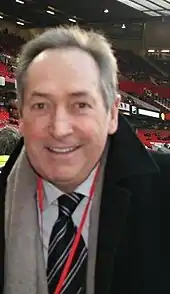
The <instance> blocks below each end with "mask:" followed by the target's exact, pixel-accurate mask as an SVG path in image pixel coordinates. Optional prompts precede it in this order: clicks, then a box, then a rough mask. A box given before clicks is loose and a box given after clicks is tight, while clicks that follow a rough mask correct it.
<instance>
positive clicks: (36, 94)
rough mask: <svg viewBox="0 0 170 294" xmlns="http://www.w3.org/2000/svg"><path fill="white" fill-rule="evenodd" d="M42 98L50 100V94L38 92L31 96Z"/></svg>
mask: <svg viewBox="0 0 170 294" xmlns="http://www.w3.org/2000/svg"><path fill="white" fill-rule="evenodd" d="M37 96H38V97H42V98H49V96H50V94H48V93H43V92H37V91H33V92H32V94H31V97H37Z"/></svg>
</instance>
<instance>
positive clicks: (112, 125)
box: [108, 95, 121, 135]
mask: <svg viewBox="0 0 170 294" xmlns="http://www.w3.org/2000/svg"><path fill="white" fill-rule="evenodd" d="M120 100H121V97H120V95H118V96H117V97H116V99H115V100H114V101H113V104H112V106H111V110H110V122H109V131H108V133H109V135H112V134H114V133H115V132H116V131H117V128H118V115H119V105H120Z"/></svg>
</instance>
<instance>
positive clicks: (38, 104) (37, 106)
mask: <svg viewBox="0 0 170 294" xmlns="http://www.w3.org/2000/svg"><path fill="white" fill-rule="evenodd" d="M46 107H47V105H46V104H45V103H43V102H40V103H35V104H34V105H33V106H32V108H33V109H40V110H41V109H45V108H46Z"/></svg>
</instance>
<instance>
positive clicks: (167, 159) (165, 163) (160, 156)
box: [149, 151, 170, 174]
mask: <svg viewBox="0 0 170 294" xmlns="http://www.w3.org/2000/svg"><path fill="white" fill-rule="evenodd" d="M149 154H150V156H151V157H152V158H153V160H154V161H155V163H156V164H157V166H158V167H159V169H160V171H166V170H168V171H169V174H170V153H162V152H157V151H149Z"/></svg>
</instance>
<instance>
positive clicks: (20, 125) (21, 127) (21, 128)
mask: <svg viewBox="0 0 170 294" xmlns="http://www.w3.org/2000/svg"><path fill="white" fill-rule="evenodd" d="M19 132H20V134H21V135H22V136H23V135H24V124H23V121H22V118H20V119H19Z"/></svg>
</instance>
